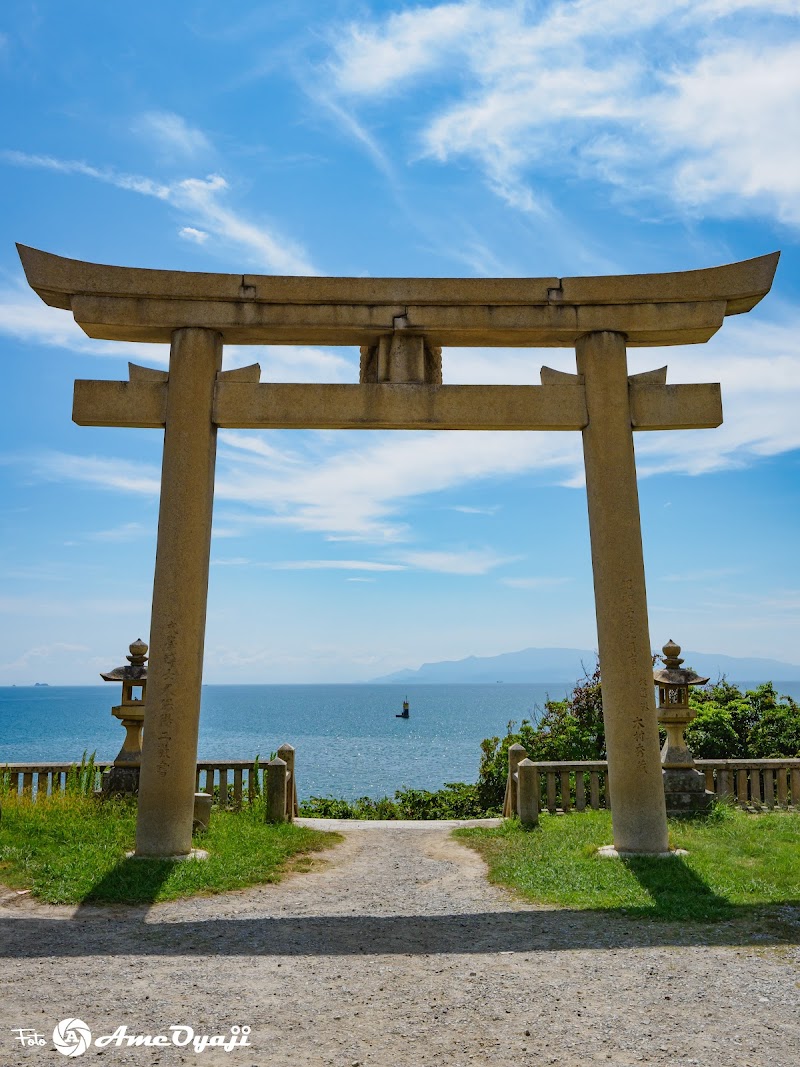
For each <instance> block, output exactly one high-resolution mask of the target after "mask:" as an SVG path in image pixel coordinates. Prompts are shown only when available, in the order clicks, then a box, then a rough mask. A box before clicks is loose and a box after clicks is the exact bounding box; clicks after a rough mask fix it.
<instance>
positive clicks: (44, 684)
mask: <svg viewBox="0 0 800 1067" xmlns="http://www.w3.org/2000/svg"><path fill="white" fill-rule="evenodd" d="M49 685H50V683H49V682H34V683H33V686H34V689H36V688H37V687H40V688H44V689H47V688H48V686H49Z"/></svg>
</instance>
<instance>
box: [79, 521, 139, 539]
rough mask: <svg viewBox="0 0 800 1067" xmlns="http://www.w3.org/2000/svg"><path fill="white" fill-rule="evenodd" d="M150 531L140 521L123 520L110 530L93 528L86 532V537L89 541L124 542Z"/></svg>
mask: <svg viewBox="0 0 800 1067" xmlns="http://www.w3.org/2000/svg"><path fill="white" fill-rule="evenodd" d="M151 532H152V531H150V530H148V529H147V527H145V526H143V525H142V523H140V522H123V523H121V524H120V525H119V526H114V527H112V528H111V529H110V530H95V531H94V532H93V533H90V534H87V538H88V539H89V540H90V541H106V542H113V543H116V544H124V543H126V542H128V541H137V540H138V539H139V538H140V537H142V536H144V535H145V534H148V533H151Z"/></svg>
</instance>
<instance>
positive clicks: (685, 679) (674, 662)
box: [653, 638, 709, 685]
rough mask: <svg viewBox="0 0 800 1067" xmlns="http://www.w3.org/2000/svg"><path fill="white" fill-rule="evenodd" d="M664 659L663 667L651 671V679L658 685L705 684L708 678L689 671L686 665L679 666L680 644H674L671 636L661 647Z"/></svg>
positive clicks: (680, 660)
mask: <svg viewBox="0 0 800 1067" xmlns="http://www.w3.org/2000/svg"><path fill="white" fill-rule="evenodd" d="M661 651H662V653H663V655H662V656H661V657H660V659H662V660H663V661H664V669H663V670H658V671H653V680H654V681H655V682H657V683H658V684H659V685H705V684H706V682H707V681H708V680H709V679H708V678H701V677H700V675H699V674H695V672H694V671H690V670H689V669H688V668H687V667H681V664H682V663H683V660H682V659H681V656H680V651H681V646H680V645H676V644H675V642H674V641H673V640H672V638H670V639H669V641H667V643H666V644H665V645H664V647H663V648H662V649H661Z"/></svg>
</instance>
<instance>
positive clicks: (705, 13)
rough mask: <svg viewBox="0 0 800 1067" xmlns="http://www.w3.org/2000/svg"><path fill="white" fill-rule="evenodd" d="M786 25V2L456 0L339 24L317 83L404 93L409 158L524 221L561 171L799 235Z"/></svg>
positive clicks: (352, 97)
mask: <svg viewBox="0 0 800 1067" xmlns="http://www.w3.org/2000/svg"><path fill="white" fill-rule="evenodd" d="M798 14H800V11H798V7H797V3H796V2H795V0H708V2H696V0H643V2H641V3H638V4H636V5H631V4H630V3H629V2H628V0H577V2H569V3H568V2H566V0H551V2H549V3H544V4H537V5H528V4H521V3H514V4H509V5H498V4H496V3H492V2H488V0H463V2H460V3H441V4H435V5H432V6H425V7H414V8H409V9H407V10H404V11H401V12H391V13H389V14H387V15H385V16H383V17H375V18H372V19H362V20H361V21H359V22H354V23H351V24H350V25H349V26H348V27H347V28H346V30H345V31H344V32H340V33H339V34H338V36H337V37H336V39H335V42H334V44H333V46H332V55H331V58H330V60H329V62H328V66H327V71H328V74H329V76H330V86H331V92H335V93H338V95H339V97H340V99H342V100H345V101H348V102H350V104H351V106H352V105H353V104H355V103H357V102H359V101H361V102H369V103H371V104H373V106H381V105H384V106H385V101H386V100H387V98H389V97H391V96H393V95H396V94H398V93H401V92H404V93H415V92H416V93H417V94H418V96H419V99H420V105H419V107H418V109H417V111H418V114H419V115H420V119H419V123H418V127H417V133H418V137H419V145H420V146H421V150H422V152H423V154H425V155H427V156H429V157H431V158H433V159H436V160H439V161H442V162H445V161H450V160H454V159H458V158H460V157H461V158H471V159H473V160H475V161H476V162H477V163H478V164H479V166H480V167H481V169H482V170H483V173H484V175H485V178H486V180H487V182H488V184H489V185H490V186H491V188H492V189H493V190H494V191H495V192H496V193H497V195H498V196H500V197H501V198H502V199H503V200H505V201H506V202H507V203H508V204H510V205H511V206H513V207H515V208H518V209H519V210H521V211H523V212H526V213H528V214H531V215H534V216H536V215H538V216H546V215H548V214H550V213H551V211H552V206H551V204H550V201H549V197H548V195H547V193H546V189H547V187H548V186H549V185H550V179H549V177H546V175H551V174H552V173H553V171H554V170H556V171H557V170H559V169H564V168H567V169H568V170H569V172H570V173H571V174H572V175H574V174H576V173H578V174H580V173H583V174H587V173H588V174H591V175H592V176H594V177H599V178H601V179H603V180H606V181H609V182H611V183H613V184H614V185H615V186H617V188H618V189H620V190H622V191H624V192H625V193H626V194H627V195H630V196H631V197H636V198H638V197H640V196H641V193H642V191H643V190H645V191H646V192H647V193H648V194H651V195H652V194H653V193H656V194H659V195H661V196H662V197H666V198H671V199H672V200H673V201H674V202H676V203H678V204H680V205H681V206H683V207H684V208H688V209H696V208H699V207H702V208H703V209H704V210H706V211H708V212H710V213H713V214H722V215H726V214H730V213H734V212H740V211H751V212H756V213H771V214H774V215H776V216H777V217H778V218H780V219H781V220H783V221H785V222H789V223H791V224H793V225H797V224H800V209H799V208H798V206H797V205H798V204H799V203H800V128H798V124H800V106H798V100H800V41H798V25H797V17H798ZM654 41H658V42H659V44H658V46H655V47H654ZM454 70H455V71H458V76H457V78H456V79H453V77H452V74H453V71H454ZM444 72H447V74H448V82H447V92H446V94H445V93H442V94H435V93H431V91H430V90H431V87H432V86H435V85H436V84H437V83H438V82H440V80H441V79H442V78H443V75H444ZM420 87H424V89H425V95H424V96H423V95H422V94H421V93H419V89H420Z"/></svg>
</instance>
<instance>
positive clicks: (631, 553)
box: [577, 333, 669, 852]
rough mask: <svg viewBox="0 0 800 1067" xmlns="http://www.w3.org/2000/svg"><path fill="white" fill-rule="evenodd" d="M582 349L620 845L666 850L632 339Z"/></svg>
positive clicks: (605, 337) (610, 337)
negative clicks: (632, 405)
mask: <svg viewBox="0 0 800 1067" xmlns="http://www.w3.org/2000/svg"><path fill="white" fill-rule="evenodd" d="M577 356H578V371H579V373H580V374H582V375H583V380H584V385H585V389H586V406H587V410H588V415H589V421H588V424H587V426H586V427H585V429H584V431H583V455H584V462H585V465H586V497H587V502H588V507H589V534H590V539H591V545H592V568H593V573H594V594H595V609H596V613H597V639H598V646H599V652H600V671H601V674H602V678H603V719H604V722H605V731H606V742H607V748H608V772H609V780H610V784H611V795H612V798H613V803H612V813H613V814H612V819H613V829H614V847H615V848H617V849H618V850H619V851H621V852H666V851H667V850H668V847H669V846H668V840H667V820H666V812H665V804H664V790H663V787H662V784H661V763H660V759H659V738H658V723H657V721H656V706H655V697H654V694H653V674H652V659H651V652H650V637H649V632H648V624H647V594H646V591H645V578H644V559H643V554H642V535H641V527H640V521H639V493H638V489H637V485H636V465H635V460H634V453H633V432H632V430H631V422H630V409H629V401H628V367H627V358H626V354H625V339H624V337H622V336H621V335H620V334H613V333H599V334H591V335H589V336H587V337H584V338H582V339H581V341H580V342H579V343H578V347H577Z"/></svg>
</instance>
